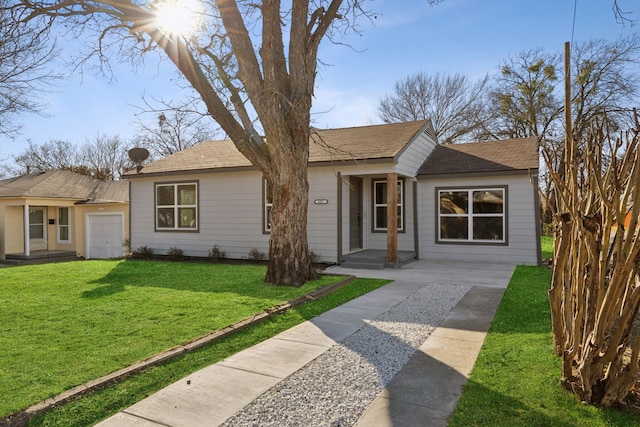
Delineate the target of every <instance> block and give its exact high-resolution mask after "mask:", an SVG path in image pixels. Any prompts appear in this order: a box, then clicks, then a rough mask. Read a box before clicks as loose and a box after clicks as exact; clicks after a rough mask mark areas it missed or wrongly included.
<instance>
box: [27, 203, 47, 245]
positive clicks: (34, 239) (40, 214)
mask: <svg viewBox="0 0 640 427" xmlns="http://www.w3.org/2000/svg"><path fill="white" fill-rule="evenodd" d="M29 248H30V250H32V251H45V250H47V208H38V207H33V206H32V207H30V208H29Z"/></svg>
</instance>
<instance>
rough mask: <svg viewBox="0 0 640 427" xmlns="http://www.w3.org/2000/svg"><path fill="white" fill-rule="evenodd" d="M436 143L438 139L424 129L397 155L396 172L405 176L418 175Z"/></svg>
mask: <svg viewBox="0 0 640 427" xmlns="http://www.w3.org/2000/svg"><path fill="white" fill-rule="evenodd" d="M436 145H437V143H436V141H435V140H434V139H433V138H432V137H431V136H430V135H429V132H428V130H423V132H421V133H420V134H418V135H417V136H416V137H415V138H414V140H413V141H412V142H411V144H408V145H407V146H406V147H405V149H404V150H403V151H402V152H401V153H400V154H399V155H398V156H397V165H396V172H398V174H400V175H403V176H410V177H414V176H416V174H417V172H418V170H419V169H420V167H421V166H422V165H423V164H424V160H425V159H426V158H427V157H429V154H431V152H432V151H433V149H434V148H435V146H436Z"/></svg>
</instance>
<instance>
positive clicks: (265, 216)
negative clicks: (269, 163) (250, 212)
mask: <svg viewBox="0 0 640 427" xmlns="http://www.w3.org/2000/svg"><path fill="white" fill-rule="evenodd" d="M262 182H263V185H262V232H263V233H264V234H269V233H271V226H270V225H269V208H273V195H272V200H271V201H270V202H269V200H267V195H268V194H269V183H268V182H267V180H266V179H264V178H263V179H262Z"/></svg>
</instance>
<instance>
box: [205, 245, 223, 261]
mask: <svg viewBox="0 0 640 427" xmlns="http://www.w3.org/2000/svg"><path fill="white" fill-rule="evenodd" d="M226 255H227V253H226V252H225V251H221V250H220V246H218V245H213V247H212V248H211V249H209V258H210V259H212V260H214V261H216V260H220V259H223V258H224V257H225V256H226Z"/></svg>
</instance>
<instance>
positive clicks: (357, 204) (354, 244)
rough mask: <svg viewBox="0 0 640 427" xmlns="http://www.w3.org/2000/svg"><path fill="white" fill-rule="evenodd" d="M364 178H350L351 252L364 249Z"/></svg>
mask: <svg viewBox="0 0 640 427" xmlns="http://www.w3.org/2000/svg"><path fill="white" fill-rule="evenodd" d="M362 231H363V228H362V178H358V177H355V176H352V177H350V178H349V250H350V251H355V250H357V249H362Z"/></svg>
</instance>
